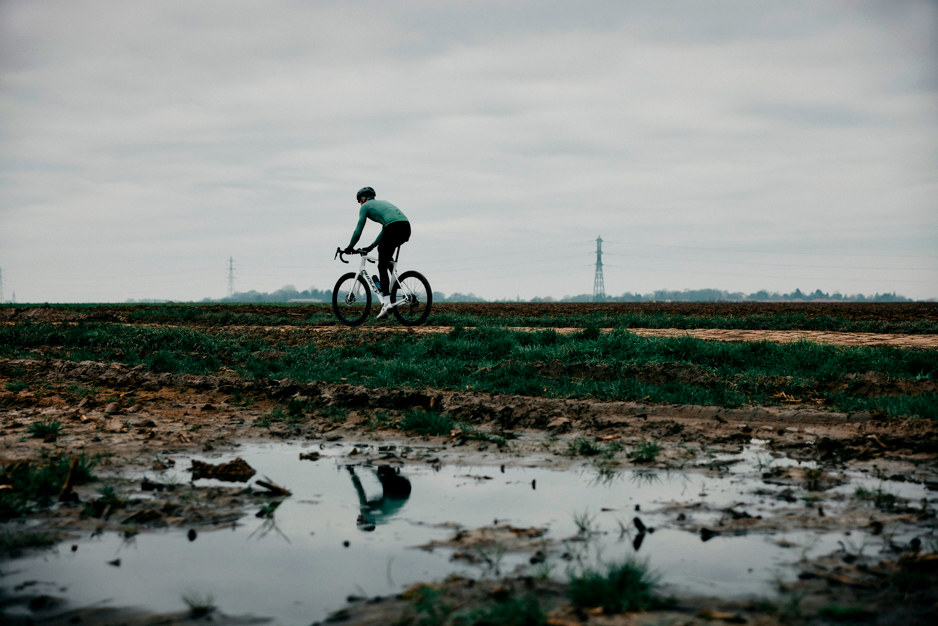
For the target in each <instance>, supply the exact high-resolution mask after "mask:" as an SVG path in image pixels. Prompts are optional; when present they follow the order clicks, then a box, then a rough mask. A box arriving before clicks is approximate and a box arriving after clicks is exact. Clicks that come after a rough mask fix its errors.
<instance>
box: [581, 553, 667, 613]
mask: <svg viewBox="0 0 938 626" xmlns="http://www.w3.org/2000/svg"><path fill="white" fill-rule="evenodd" d="M657 582H658V579H657V576H655V575H653V574H651V573H650V571H649V569H648V564H647V563H646V562H644V561H639V560H637V559H634V558H628V559H626V560H625V561H622V562H619V563H611V564H609V565H608V566H606V568H605V570H603V571H598V570H594V569H589V568H587V569H586V570H584V571H583V572H582V573H581V574H579V575H576V576H572V577H571V578H570V582H569V584H568V585H567V595H568V596H569V598H570V601H571V602H572V603H573V605H574V606H575V607H576V608H577V609H580V610H587V609H593V608H597V607H601V608H602V610H603V612H604V613H606V614H614V613H624V612H626V611H643V610H646V609H650V608H653V607H655V606H658V605H660V604H661V600H660V599H659V598H658V596H657V595H656V594H655V593H654V589H655V586H656V585H657Z"/></svg>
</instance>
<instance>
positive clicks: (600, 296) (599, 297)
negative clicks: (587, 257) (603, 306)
mask: <svg viewBox="0 0 938 626" xmlns="http://www.w3.org/2000/svg"><path fill="white" fill-rule="evenodd" d="M605 301H606V285H605V283H604V282H603V238H602V237H597V238H596V276H595V277H594V278H593V302H605Z"/></svg>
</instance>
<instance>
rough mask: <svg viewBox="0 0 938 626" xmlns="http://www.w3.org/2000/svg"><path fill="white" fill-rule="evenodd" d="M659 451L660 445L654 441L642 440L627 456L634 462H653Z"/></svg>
mask: <svg viewBox="0 0 938 626" xmlns="http://www.w3.org/2000/svg"><path fill="white" fill-rule="evenodd" d="M660 452H661V446H660V445H659V444H658V443H656V442H654V441H642V442H641V443H639V444H638V445H637V446H635V448H634V449H632V450H631V451H630V452H629V458H630V459H632V460H633V461H634V462H635V463H654V462H655V459H657V458H658V454H659V453H660Z"/></svg>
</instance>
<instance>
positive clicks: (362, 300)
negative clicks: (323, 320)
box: [332, 272, 371, 326]
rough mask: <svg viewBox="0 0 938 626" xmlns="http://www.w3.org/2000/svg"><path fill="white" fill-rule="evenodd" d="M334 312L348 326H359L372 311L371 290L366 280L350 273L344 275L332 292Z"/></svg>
mask: <svg viewBox="0 0 938 626" xmlns="http://www.w3.org/2000/svg"><path fill="white" fill-rule="evenodd" d="M332 311H333V312H334V313H335V316H336V317H337V318H339V321H340V322H342V323H343V324H345V325H347V326H358V325H359V324H361V323H362V322H364V321H365V320H366V319H368V313H369V312H370V311H371V289H369V288H368V285H367V284H366V283H365V279H364V278H362V277H361V276H359V275H358V274H355V273H353V272H349V273H348V274H344V275H343V276H342V277H341V278H340V279H339V281H338V282H337V283H336V284H335V289H333V290H332Z"/></svg>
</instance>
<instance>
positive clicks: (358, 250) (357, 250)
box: [332, 248, 368, 263]
mask: <svg viewBox="0 0 938 626" xmlns="http://www.w3.org/2000/svg"><path fill="white" fill-rule="evenodd" d="M345 254H346V252H345V250H343V249H342V248H336V249H335V256H334V257H332V260H333V261H335V260H336V259H339V260H340V261H342V262H343V263H348V261H346V260H345V256H344V255H345ZM348 254H360V255H362V256H365V255H366V254H368V253H367V252H365V250H364V249H363V248H355V250H353V251H352V252H350V253H348Z"/></svg>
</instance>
